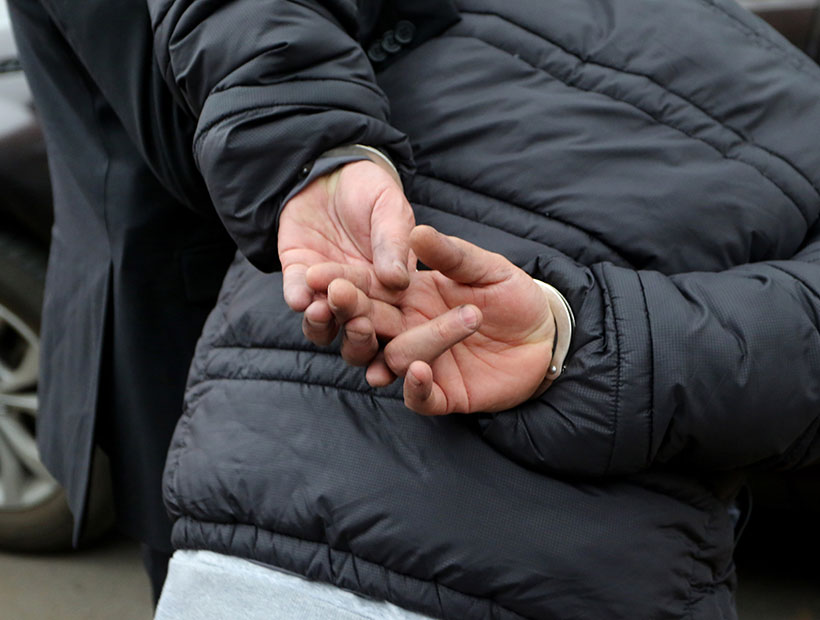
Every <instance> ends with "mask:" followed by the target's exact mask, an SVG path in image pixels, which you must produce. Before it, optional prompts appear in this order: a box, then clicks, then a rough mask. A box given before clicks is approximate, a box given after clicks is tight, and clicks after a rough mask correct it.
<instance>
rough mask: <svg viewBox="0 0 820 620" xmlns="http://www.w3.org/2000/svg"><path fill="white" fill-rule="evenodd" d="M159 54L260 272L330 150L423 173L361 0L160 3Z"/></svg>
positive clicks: (235, 230) (215, 186) (205, 166)
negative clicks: (298, 194)
mask: <svg viewBox="0 0 820 620" xmlns="http://www.w3.org/2000/svg"><path fill="white" fill-rule="evenodd" d="M148 6H149V10H150V12H151V20H152V26H153V31H154V50H155V54H156V57H157V61H158V63H159V66H160V70H161V72H162V74H163V75H164V77H165V79H166V81H167V82H168V84H169V85H170V87H171V89H172V91H173V92H174V95H175V97H176V98H177V99H178V100H179V101H180V102H181V103H182V105H184V107H185V108H187V109H188V110H189V111H190V113H191V114H192V115H193V116H194V117H196V118H197V119H198V120H197V127H196V133H195V137H194V144H193V149H194V157H195V160H196V162H197V165H198V167H199V169H200V172H201V173H202V175H203V177H204V179H205V182H206V184H207V186H208V191H209V193H210V195H211V198H212V200H213V202H214V205H215V206H216V209H217V211H218V212H219V214H220V217H221V218H222V220H223V222H224V224H225V226H226V227H227V229H228V231H229V232H230V233H231V235H232V236H233V238H234V240H235V241H236V242H237V244H238V245H239V248H240V249H241V250H242V252H243V253H244V254H245V255H246V256H248V258H249V259H251V261H252V262H254V264H256V265H257V266H258V267H260V268H262V269H265V270H270V269H273V268H274V267H275V265H276V264H277V258H276V230H275V228H276V225H275V223H276V219H277V217H278V213H279V210H280V209H281V207H282V203H283V198H284V197H285V196H286V195H287V193H288V191H289V190H290V189H291V188H292V187H293V186H294V185H295V184H296V183H297V182H298V174H299V172H300V170H302V169H303V167H304V166H306V165H309V164H310V162H312V161H313V160H314V159H315V158H316V157H317V156H318V155H319V154H321V153H323V152H324V151H326V150H329V149H331V148H333V147H336V146H340V145H343V144H353V143H362V144H368V145H370V146H374V147H379V148H381V149H382V150H384V151H385V152H387V153H388V154H389V155H390V156H391V157H392V158H393V160H394V162H396V164H397V165H398V166H399V167H400V168H404V169H405V170H406V169H409V168H410V167H411V166H412V155H411V151H410V147H409V143H408V141H407V139H406V138H405V136H404V135H403V134H402V133H401V132H399V131H397V130H396V129H394V128H393V127H391V126H390V123H389V106H388V102H387V98H386V97H385V95H384V93H383V92H382V91H381V90H380V89H379V88H378V86H377V85H376V83H375V78H374V74H373V70H372V68H371V66H370V63H369V61H368V59H367V57H366V55H365V53H364V52H363V50H362V48H361V46H360V45H359V43H358V41H357V39H356V34H357V33H356V23H357V11H358V9H357V6H356V3H355V2H353V1H350V0H301V1H297V0H271V1H270V2H267V3H264V4H260V3H258V2H253V1H252V0H148Z"/></svg>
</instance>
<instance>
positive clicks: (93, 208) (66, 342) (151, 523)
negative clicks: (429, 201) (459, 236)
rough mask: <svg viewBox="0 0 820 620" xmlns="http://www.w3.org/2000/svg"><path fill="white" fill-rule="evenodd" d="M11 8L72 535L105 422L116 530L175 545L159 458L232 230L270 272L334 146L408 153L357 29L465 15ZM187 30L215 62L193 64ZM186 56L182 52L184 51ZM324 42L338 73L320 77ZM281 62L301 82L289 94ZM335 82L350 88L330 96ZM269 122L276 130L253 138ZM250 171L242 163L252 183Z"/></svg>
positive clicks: (288, 6) (53, 455)
mask: <svg viewBox="0 0 820 620" xmlns="http://www.w3.org/2000/svg"><path fill="white" fill-rule="evenodd" d="M9 4H10V7H9V8H10V12H11V16H12V19H13V24H14V29H15V35H16V38H17V41H18V45H19V49H20V56H21V59H22V62H23V65H24V68H25V69H26V71H27V74H28V77H29V81H30V84H31V88H32V92H33V95H34V98H35V101H36V103H37V107H38V111H39V114H40V117H41V119H42V121H43V126H44V130H45V134H46V139H47V144H48V155H49V162H50V168H51V176H52V181H53V185H54V210H55V227H54V230H53V236H52V246H51V258H50V263H49V271H48V277H47V287H46V300H45V308H44V314H43V325H42V329H43V340H42V360H43V361H42V369H41V382H40V390H39V395H40V413H39V419H38V443H39V447H40V452H41V455H42V458H43V460H44V462H45V463H46V465H47V466H48V467H49V469H50V470H51V472H52V473H53V474H54V475H55V476H56V477H57V479H58V480H59V481H60V482H61V483H62V484H63V485H64V486H65V488H66V491H67V494H68V500H69V504H70V507H71V509H72V511H73V513H74V514H75V516H76V517H77V518H76V527H75V535H76V534H78V533H79V530H80V528H81V526H82V515H83V510H84V506H85V503H86V493H87V483H88V473H89V467H90V461H91V458H92V444H93V441H94V440H93V437H94V433H95V428H96V432H97V437H98V443H99V444H100V445H101V446H102V447H103V448H104V449H105V451H106V452H107V453H108V456H109V458H110V460H111V462H112V473H113V478H114V480H113V482H114V490H115V500H116V503H117V509H118V517H119V521H120V525H121V527H123V529H125V530H126V531H127V532H129V533H131V534H133V535H134V536H136V537H138V538H140V539H141V540H144V541H147V542H149V543H150V544H151V545H152V546H154V547H157V548H170V547H169V542H168V536H169V531H170V524H169V522H168V520H167V518H166V516H165V512H164V509H163V507H162V502H161V496H160V490H159V489H160V478H161V472H162V466H163V463H164V457H165V452H166V450H167V446H168V443H169V441H170V437H171V432H172V430H173V427H174V425H175V423H176V420H177V419H178V417H179V413H180V411H181V406H182V392H183V386H184V381H185V376H186V374H187V369H188V365H189V362H190V358H191V355H192V352H193V347H194V343H195V341H196V338H197V336H198V335H199V333H200V330H201V326H202V323H203V321H204V319H205V317H206V315H207V312H208V311H209V310H210V309H211V307H212V306H213V301H214V300H215V296H216V292H217V291H218V288H219V284H220V282H221V279H222V276H223V275H224V272H225V269H226V268H227V265H228V263H229V261H230V257H231V256H232V255H233V251H234V249H235V245H234V243H233V242H232V241H231V240H230V238H229V237H228V235H226V233H225V229H224V228H225V227H226V228H227V230H228V232H229V233H230V235H231V236H233V238H234V239H235V240H236V242H237V243H238V244H239V245H240V247H241V248H242V249H243V251H245V252H246V253H247V254H248V255H249V256H253V257H255V259H256V260H257V262H258V264H260V265H261V266H264V267H265V268H267V269H274V268H276V266H277V260H276V251H275V247H274V245H273V240H274V239H275V235H276V230H275V224H274V223H275V221H276V216H277V214H278V211H279V208H280V207H281V202H282V198H283V197H284V196H285V195H286V194H287V192H288V191H289V190H290V189H291V188H292V186H293V185H294V184H295V183H296V182H297V180H298V179H297V178H296V175H297V172H298V171H299V170H300V169H301V168H303V167H304V166H305V165H306V164H309V163H310V162H312V161H313V160H314V159H315V158H316V156H318V155H319V154H320V153H321V152H322V151H324V150H326V149H328V148H331V147H334V146H339V145H343V144H346V143H348V142H350V141H351V140H352V141H357V140H359V141H364V142H368V143H370V144H373V145H374V146H384V147H386V148H388V149H389V150H391V151H392V152H394V154H395V155H396V156H397V158H398V159H404V160H405V161H407V162H409V157H410V150H409V147H408V145H407V143H406V140H405V139H404V137H403V135H402V134H401V132H399V131H397V130H396V129H394V128H393V127H391V126H390V125H389V124H388V123H387V122H386V119H387V104H386V99H385V97H384V95H383V94H380V93H379V92H378V90H377V89H376V87H374V86H373V85H372V84H373V71H372V68H371V66H370V62H369V61H368V60H367V58H366V57H365V56H364V54H363V53H360V54H359V55H358V56H357V57H355V58H352V59H350V58H347V59H346V58H345V57H344V55H345V53H347V54H348V55H350V53H352V52H351V50H359V51H360V50H361V48H360V47H359V44H358V43H357V41H356V38H355V37H356V33H357V31H360V32H361V33H362V35H361V36H362V37H363V40H364V38H367V40H369V39H372V38H375V37H377V36H378V35H379V34H380V33H381V32H382V29H384V28H387V25H388V24H389V23H391V20H397V19H405V18H411V19H417V18H419V19H418V23H419V28H418V32H417V33H416V36H415V40H414V43H415V44H418V43H419V42H421V41H423V40H424V37H429V36H431V35H432V34H433V33H435V32H438V31H440V30H441V29H442V28H443V27H444V26H446V25H447V24H449V23H451V22H452V21H453V19H454V18H455V13H454V11H453V9H452V7H451V5H450V4H448V3H447V2H435V3H434V2H418V1H413V2H404V3H402V2H397V3H395V4H394V3H390V5H389V7H385V6H384V5H385V3H383V2H380V1H372V2H365V3H363V7H362V11H361V13H360V14H359V13H357V11H356V9H355V7H354V6H353V5H352V4H350V3H348V2H345V1H338V2H317V1H314V2H306V3H294V2H289V1H286V0H277V1H276V2H272V3H271V4H270V6H269V9H268V10H266V12H265V14H263V15H261V16H260V15H259V12H258V11H257V10H251V11H250V12H248V10H247V3H246V2H236V3H223V4H224V6H223V8H222V10H221V12H218V13H219V14H218V15H217V16H216V17H215V18H214V19H205V16H207V15H208V14H209V12H210V11H211V10H212V8H213V7H212V5H209V3H205V2H187V1H183V2H172V3H168V2H160V1H158V0H157V1H153V0H152V1H149V2H148V3H147V5H148V6H146V2H145V1H144V0H125V1H121V2H105V1H102V0H88V1H83V2H82V3H80V4H76V3H73V2H64V1H62V0H12V1H11V2H10V3H9ZM402 6H406V8H405V9H402V8H401V7H402ZM149 8H150V10H151V12H152V14H153V16H154V22H155V23H154V26H155V29H156V33H157V34H156V40H155V39H154V35H153V31H152V28H151V21H150V15H149ZM186 8H188V9H190V10H186ZM183 13H184V15H183ZM240 15H241V16H242V17H241V23H240V22H237V21H236V19H238V17H237V16H240ZM306 16H309V17H310V19H314V20H319V21H320V22H323V23H324V22H326V23H327V24H333V27H332V28H331V30H330V32H332V33H334V34H333V36H332V37H330V38H328V39H322V40H317V39H315V38H314V37H316V36H320V37H321V36H323V35H322V33H323V32H326V31H325V30H324V29H323V28H321V27H318V28H315V29H314V30H315V33H314V34H311V32H309V31H306V30H305V29H304V28H298V27H295V26H294V23H295V24H296V25H298V24H302V23H304V19H305V18H306ZM260 17H261V19H260ZM359 22H361V24H359ZM189 27H193V31H192V32H187V31H186V29H188V28H189ZM237 32H243V34H242V36H241V37H237V36H236V33H237ZM180 38H181V39H183V40H182V41H180V40H179V39H180ZM208 40H213V41H217V42H219V45H220V46H221V45H223V44H224V42H225V41H227V40H231V41H233V42H234V45H233V49H232V53H228V54H226V53H223V51H219V52H218V54H217V55H211V54H210V53H208V50H207V49H205V48H206V47H207V45H206V46H204V47H201V46H200V43H199V42H201V41H208ZM189 42H193V43H194V45H195V46H196V47H197V48H198V49H199V51H200V53H201V54H203V55H204V56H200V57H199V58H191V59H190V60H191V63H190V65H188V66H185V67H180V66H178V63H179V62H180V61H179V59H180V58H182V57H184V56H185V54H186V46H187V45H188V43H189ZM281 44H285V45H296V46H301V45H308V46H312V47H313V48H314V51H315V53H316V54H317V56H316V57H309V56H306V57H304V58H302V56H301V55H297V56H294V55H292V54H286V55H285V59H284V62H285V65H283V64H282V62H283V61H282V59H281V58H279V57H278V56H277V53H276V50H277V49H278V47H277V46H278V45H281ZM364 44H365V45H368V43H367V41H365V43H364ZM171 48H178V49H179V51H180V53H178V54H177V55H176V57H175V58H172V57H171V56H170V55H169V50H170V49H171ZM260 50H267V52H264V51H263V52H261V53H257V52H260ZM344 50H347V52H344ZM337 52H339V53H340V54H342V55H341V56H340V57H336V58H333V57H332V54H335V53H337ZM323 54H327V55H328V56H327V58H325V61H326V69H327V71H326V75H324V76H323V75H318V74H316V73H315V71H316V70H317V68H318V66H319V64H320V60H321V57H322V55H323ZM203 58H204V59H205V61H204V62H200V60H202V59H203ZM157 59H158V60H159V63H158V62H157ZM294 59H295V64H292V65H291V66H286V65H287V63H294ZM302 61H305V62H307V63H308V64H312V65H313V67H314V73H312V74H311V73H310V72H308V71H306V70H305V69H306V66H304V65H302V64H300V63H301V62H302ZM174 63H177V64H176V66H172V65H173V64H174ZM385 64H386V63H385ZM277 72H284V73H285V74H287V75H289V76H290V78H291V79H292V82H293V83H294V84H297V83H298V85H299V88H297V89H296V90H291V95H290V96H291V97H292V100H291V101H289V102H287V103H286V102H285V101H284V100H282V99H281V88H280V86H281V85H280V84H279V82H280V81H281V76H280V75H277ZM268 79H271V80H272V82H271V83H270V84H267V85H265V84H264V83H265V81H266V80H268ZM328 85H330V86H332V88H328ZM347 85H349V86H347ZM331 91H332V92H335V93H336V98H335V99H334V98H333V97H331V98H330V99H326V98H324V97H325V95H327V94H329V93H330V92H331ZM365 94H366V95H367V96H364V95H365ZM314 101H324V103H325V104H326V105H332V106H333V108H332V109H328V110H325V111H324V112H322V113H316V114H313V116H314V119H313V120H312V121H311V129H313V128H315V127H323V129H322V131H318V132H316V133H315V134H313V133H311V134H310V136H311V137H310V139H305V136H304V135H302V134H304V133H305V132H304V125H303V124H302V123H303V121H302V120H301V119H304V112H305V110H307V109H310V110H311V111H313V112H316V110H315V106H314V104H313V102H314ZM265 119H269V120H272V119H276V122H275V123H274V122H271V123H269V124H268V125H269V127H271V128H273V127H280V128H281V131H278V130H276V131H274V133H271V134H267V133H266V131H265V130H264V129H263V130H261V131H257V130H256V129H260V128H261V127H262V126H265V125H266V121H265ZM317 119H321V120H317ZM251 126H253V127H255V128H256V129H254V130H251V131H248V129H249V128H250V127H251ZM297 134H298V135H299V137H296V136H297ZM217 136H218V137H217ZM225 137H229V141H230V143H231V146H230V147H229V148H225V149H223V148H222V147H219V150H220V152H216V151H215V150H214V149H213V146H212V141H213V140H214V139H217V140H222V139H223V138H225ZM260 140H263V142H264V141H265V140H270V141H271V143H272V144H276V145H277V151H276V153H274V152H273V151H270V150H269V146H270V145H269V144H266V143H263V142H260ZM223 146H224V145H223ZM240 153H241V154H240ZM272 162H273V164H272ZM238 170H241V171H242V172H241V174H242V175H247V176H246V177H245V181H243V186H241V187H240V186H237V185H235V181H236V180H238V179H239V177H238V176H237V171H238ZM200 171H201V172H200ZM245 182H249V183H250V184H249V185H247V186H244V183H245ZM237 189H239V190H240V191H237ZM212 197H213V200H212ZM214 204H216V206H217V210H215V209H214ZM217 211H218V216H219V217H220V218H222V220H223V222H224V227H223V224H221V223H220V221H219V219H218V217H217Z"/></svg>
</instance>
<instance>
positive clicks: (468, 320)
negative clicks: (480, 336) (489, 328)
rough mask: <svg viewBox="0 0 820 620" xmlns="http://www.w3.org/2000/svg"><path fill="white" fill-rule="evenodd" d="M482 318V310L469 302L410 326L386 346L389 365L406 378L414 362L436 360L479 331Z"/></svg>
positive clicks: (386, 358)
mask: <svg viewBox="0 0 820 620" xmlns="http://www.w3.org/2000/svg"><path fill="white" fill-rule="evenodd" d="M481 318H482V317H481V311H480V310H479V309H478V308H476V307H475V306H473V305H470V304H468V305H465V306H460V307H458V308H453V309H452V310H449V311H448V312H445V313H444V314H442V315H439V316H437V317H436V318H434V319H431V320H429V321H427V322H426V323H422V324H421V325H418V326H416V327H413V328H411V329H408V330H407V331H405V332H404V333H402V334H399V335H398V336H396V337H395V338H394V339H393V340H391V341H390V342H389V343H387V346H386V347H385V348H384V355H385V360H386V361H387V365H388V366H389V367H390V370H392V371H393V372H394V373H396V374H397V375H398V376H400V377H403V376H405V374H406V373H407V369H408V367H409V366H410V364H411V363H412V362H414V361H417V360H421V361H424V362H427V363H432V361H433V360H435V359H436V358H437V357H438V356H439V355H441V354H442V353H444V352H445V351H446V350H447V349H449V348H450V347H452V346H454V345H456V344H458V343H459V342H461V341H462V340H464V339H465V338H467V337H468V336H470V335H471V334H473V333H475V331H476V330H477V329H478V327H479V326H480V325H481Z"/></svg>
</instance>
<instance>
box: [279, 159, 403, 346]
mask: <svg viewBox="0 0 820 620" xmlns="http://www.w3.org/2000/svg"><path fill="white" fill-rule="evenodd" d="M414 225H415V217H414V215H413V209H412V207H411V206H410V203H409V202H408V201H407V199H406V198H405V196H404V192H403V191H402V188H401V187H400V185H399V184H398V183H397V182H396V180H395V179H394V178H393V177H392V176H391V175H390V174H389V173H388V172H387V171H386V170H384V169H383V168H382V167H381V166H379V165H377V164H375V163H373V162H371V161H367V160H365V161H358V162H353V163H350V164H347V165H345V166H342V167H340V168H338V169H337V170H335V171H334V172H332V173H331V174H328V175H325V176H322V177H320V178H318V179H316V180H314V181H313V182H312V183H310V185H308V186H307V187H305V188H304V189H303V190H302V191H301V192H299V193H298V194H297V195H296V196H294V197H293V198H292V199H291V200H290V201H289V202H288V203H287V204H286V205H285V207H284V209H283V210H282V214H281V215H280V218H279V233H278V249H279V260H280V262H281V264H282V279H283V290H284V296H285V301H286V303H287V304H288V306H290V308H291V309H292V310H294V311H296V312H304V316H303V321H302V328H303V331H304V332H305V336H307V338H308V339H309V340H311V341H313V342H314V343H316V344H319V345H326V344H329V343H330V342H332V341H333V339H334V338H335V336H336V333H337V331H338V329H339V325H338V324H337V322H336V321H335V319H334V317H333V314H332V312H331V311H330V308H329V307H328V305H327V299H326V297H325V295H324V294H322V293H317V292H316V291H314V290H313V289H311V288H310V287H309V286H308V285H307V283H306V281H305V273H306V272H307V270H308V268H309V267H310V266H311V265H317V264H319V263H326V262H334V263H341V264H346V265H351V266H356V267H358V268H361V269H362V270H364V271H366V272H368V273H369V274H370V275H371V276H373V277H375V278H376V279H378V281H379V282H380V283H381V284H382V285H383V286H384V287H386V288H387V289H389V290H400V289H403V288H406V287H407V285H408V284H409V272H410V271H413V270H415V265H416V260H415V257H414V256H413V255H412V253H411V252H410V251H409V244H408V239H409V236H410V231H411V230H412V229H413V226H414ZM353 327H354V328H355V324H354V326H353Z"/></svg>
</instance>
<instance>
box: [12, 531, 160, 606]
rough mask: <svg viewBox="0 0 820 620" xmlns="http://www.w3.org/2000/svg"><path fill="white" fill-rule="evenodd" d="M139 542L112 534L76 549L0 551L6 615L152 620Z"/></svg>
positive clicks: (149, 593)
mask: <svg viewBox="0 0 820 620" xmlns="http://www.w3.org/2000/svg"><path fill="white" fill-rule="evenodd" d="M152 615H153V613H152V608H151V590H150V586H149V584H148V578H147V577H146V576H145V575H144V573H143V570H142V561H141V560H140V552H139V546H138V545H136V544H135V543H133V542H131V541H128V540H125V539H122V538H111V539H109V540H107V541H105V542H104V543H101V544H98V545H95V546H94V547H93V548H90V549H85V550H82V551H77V552H73V553H60V554H37V555H24V554H13V553H0V619H2V620H150V618H151V617H152Z"/></svg>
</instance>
